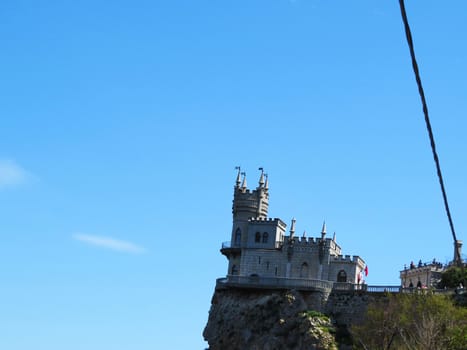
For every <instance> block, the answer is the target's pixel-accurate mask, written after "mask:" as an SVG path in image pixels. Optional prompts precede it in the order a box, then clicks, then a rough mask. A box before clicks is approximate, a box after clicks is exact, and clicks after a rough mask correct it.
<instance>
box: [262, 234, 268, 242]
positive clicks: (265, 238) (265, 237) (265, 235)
mask: <svg viewBox="0 0 467 350" xmlns="http://www.w3.org/2000/svg"><path fill="white" fill-rule="evenodd" d="M268 238H269V234H268V233H267V232H264V233H263V243H268Z"/></svg>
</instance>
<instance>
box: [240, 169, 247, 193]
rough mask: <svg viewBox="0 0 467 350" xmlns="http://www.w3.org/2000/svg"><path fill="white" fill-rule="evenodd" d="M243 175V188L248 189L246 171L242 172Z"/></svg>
mask: <svg viewBox="0 0 467 350" xmlns="http://www.w3.org/2000/svg"><path fill="white" fill-rule="evenodd" d="M240 174H241V175H243V182H242V190H244V191H245V190H246V186H247V185H246V173H245V172H242V173H240Z"/></svg>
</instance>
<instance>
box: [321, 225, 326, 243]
mask: <svg viewBox="0 0 467 350" xmlns="http://www.w3.org/2000/svg"><path fill="white" fill-rule="evenodd" d="M324 236H326V221H323V228H322V229H321V238H323V239H324Z"/></svg>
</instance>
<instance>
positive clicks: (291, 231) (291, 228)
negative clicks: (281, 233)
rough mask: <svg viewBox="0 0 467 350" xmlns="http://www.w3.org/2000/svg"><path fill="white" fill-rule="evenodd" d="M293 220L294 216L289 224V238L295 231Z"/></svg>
mask: <svg viewBox="0 0 467 350" xmlns="http://www.w3.org/2000/svg"><path fill="white" fill-rule="evenodd" d="M295 221H296V220H295V218H292V223H291V224H290V238H292V237H293V235H294V233H295Z"/></svg>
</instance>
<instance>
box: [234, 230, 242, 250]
mask: <svg viewBox="0 0 467 350" xmlns="http://www.w3.org/2000/svg"><path fill="white" fill-rule="evenodd" d="M241 241H242V230H240V229H239V228H237V231H235V242H234V244H235V245H236V246H239V245H240V242H241Z"/></svg>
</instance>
